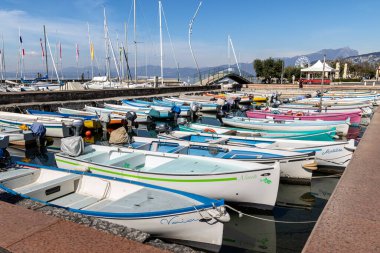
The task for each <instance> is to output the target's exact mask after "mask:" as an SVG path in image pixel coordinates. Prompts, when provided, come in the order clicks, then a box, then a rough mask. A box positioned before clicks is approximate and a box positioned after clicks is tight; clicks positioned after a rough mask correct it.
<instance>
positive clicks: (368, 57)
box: [345, 52, 380, 64]
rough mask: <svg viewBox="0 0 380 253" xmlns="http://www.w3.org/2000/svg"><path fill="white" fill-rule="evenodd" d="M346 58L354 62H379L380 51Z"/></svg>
mask: <svg viewBox="0 0 380 253" xmlns="http://www.w3.org/2000/svg"><path fill="white" fill-rule="evenodd" d="M345 60H348V61H350V62H352V63H364V62H368V63H370V64H379V63H380V52H374V53H369V54H361V55H356V56H350V57H347V58H345Z"/></svg>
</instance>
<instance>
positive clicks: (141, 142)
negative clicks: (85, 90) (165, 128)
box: [129, 137, 317, 183]
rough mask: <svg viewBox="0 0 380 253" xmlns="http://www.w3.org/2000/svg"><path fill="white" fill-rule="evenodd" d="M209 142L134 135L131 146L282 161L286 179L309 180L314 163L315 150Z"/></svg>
mask: <svg viewBox="0 0 380 253" xmlns="http://www.w3.org/2000/svg"><path fill="white" fill-rule="evenodd" d="M218 141H219V140H216V141H215V142H213V141H211V142H209V143H201V142H189V141H184V140H160V139H154V138H144V137H134V142H133V143H131V145H130V146H129V147H131V148H134V149H139V150H148V151H154V152H164V153H171V154H185V155H192V156H202V157H209V158H221V159H226V160H234V161H246V162H257V163H264V164H268V163H269V164H271V163H275V162H279V163H280V177H281V178H283V179H284V180H286V181H291V180H295V181H296V182H305V183H310V180H311V176H312V169H313V170H314V169H317V168H316V164H315V163H314V153H313V152H314V151H309V153H307V152H306V151H305V152H302V153H300V152H291V151H283V150H271V149H264V148H255V147H239V146H229V145H221V144H220V143H218Z"/></svg>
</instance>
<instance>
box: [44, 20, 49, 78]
mask: <svg viewBox="0 0 380 253" xmlns="http://www.w3.org/2000/svg"><path fill="white" fill-rule="evenodd" d="M44 40H45V66H46V79H47V78H48V76H49V67H48V57H47V54H48V53H47V50H46V28H45V25H44Z"/></svg>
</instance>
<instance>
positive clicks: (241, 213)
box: [225, 205, 317, 224]
mask: <svg viewBox="0 0 380 253" xmlns="http://www.w3.org/2000/svg"><path fill="white" fill-rule="evenodd" d="M225 206H226V207H227V208H229V209H231V210H232V211H235V212H237V213H238V214H239V218H241V217H243V215H245V216H247V217H250V218H254V219H258V220H262V221H269V222H275V223H285V224H309V223H316V222H317V221H279V220H270V219H265V218H260V217H257V216H254V215H250V214H247V213H243V212H241V211H239V210H237V209H235V208H233V207H231V206H229V205H225Z"/></svg>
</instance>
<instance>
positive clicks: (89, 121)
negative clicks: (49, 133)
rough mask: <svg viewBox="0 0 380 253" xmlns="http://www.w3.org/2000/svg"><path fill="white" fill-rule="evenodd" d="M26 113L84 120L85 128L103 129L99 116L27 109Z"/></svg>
mask: <svg viewBox="0 0 380 253" xmlns="http://www.w3.org/2000/svg"><path fill="white" fill-rule="evenodd" d="M26 112H27V113H28V114H31V115H37V116H51V117H58V118H70V119H81V120H83V125H84V127H86V128H90V129H98V128H101V127H102V124H101V123H100V120H99V117H97V116H88V115H87V116H86V115H76V114H68V113H61V112H46V111H40V110H31V109H27V110H26Z"/></svg>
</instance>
